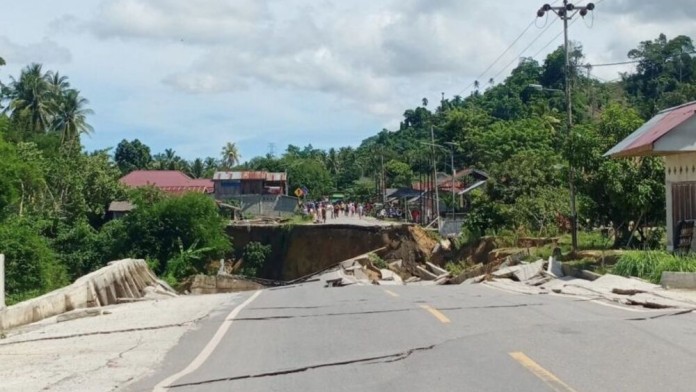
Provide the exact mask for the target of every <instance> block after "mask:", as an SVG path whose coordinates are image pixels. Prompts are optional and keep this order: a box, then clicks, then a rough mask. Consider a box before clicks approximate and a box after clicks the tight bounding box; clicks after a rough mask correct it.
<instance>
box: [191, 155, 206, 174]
mask: <svg viewBox="0 0 696 392" xmlns="http://www.w3.org/2000/svg"><path fill="white" fill-rule="evenodd" d="M187 174H188V175H189V176H191V177H193V178H203V177H204V176H205V165H204V164H203V160H202V159H200V158H196V159H195V160H194V161H193V162H191V164H190V165H189V171H188V173H187Z"/></svg>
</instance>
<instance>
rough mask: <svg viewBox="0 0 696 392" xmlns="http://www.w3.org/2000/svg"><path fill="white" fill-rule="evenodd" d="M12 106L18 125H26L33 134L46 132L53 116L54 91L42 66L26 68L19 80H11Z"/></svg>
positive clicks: (13, 116)
mask: <svg viewBox="0 0 696 392" xmlns="http://www.w3.org/2000/svg"><path fill="white" fill-rule="evenodd" d="M9 96H10V105H9V109H10V111H11V112H12V118H13V119H14V120H15V122H16V123H21V122H23V123H26V124H27V126H28V128H29V129H28V130H29V131H30V132H31V133H34V134H36V133H42V132H45V131H46V129H47V128H48V125H49V120H50V115H51V100H52V90H51V87H50V85H49V84H48V82H46V79H45V75H44V73H43V70H42V67H41V65H40V64H31V65H29V66H27V67H26V68H24V69H23V70H22V72H21V73H20V75H19V79H16V80H15V79H14V78H11V83H10V92H9Z"/></svg>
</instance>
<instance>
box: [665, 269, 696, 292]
mask: <svg viewBox="0 0 696 392" xmlns="http://www.w3.org/2000/svg"><path fill="white" fill-rule="evenodd" d="M660 285H661V286H662V287H663V288H665V289H687V290H694V289H696V273H694V272H666V271H665V272H663V273H662V278H661V279H660Z"/></svg>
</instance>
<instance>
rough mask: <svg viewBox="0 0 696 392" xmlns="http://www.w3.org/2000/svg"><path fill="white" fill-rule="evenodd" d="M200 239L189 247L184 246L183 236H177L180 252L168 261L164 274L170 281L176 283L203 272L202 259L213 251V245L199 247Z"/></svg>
mask: <svg viewBox="0 0 696 392" xmlns="http://www.w3.org/2000/svg"><path fill="white" fill-rule="evenodd" d="M198 242H199V240H194V242H193V243H192V244H191V246H189V247H188V249H185V248H184V244H183V242H182V241H181V238H177V246H178V253H176V254H174V256H173V257H172V258H171V259H170V260H168V261H167V269H166V271H165V273H164V276H165V278H166V280H167V282H168V283H176V282H178V281H180V280H181V279H183V278H185V277H187V276H190V275H194V274H196V273H200V272H202V271H201V270H200V267H201V261H203V262H205V261H206V259H205V257H206V254H207V253H208V252H211V251H213V250H214V249H213V248H211V247H207V248H198V247H197V246H198Z"/></svg>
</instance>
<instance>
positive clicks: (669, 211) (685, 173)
mask: <svg viewBox="0 0 696 392" xmlns="http://www.w3.org/2000/svg"><path fill="white" fill-rule="evenodd" d="M689 185H693V188H695V189H696V152H690V153H684V154H675V155H667V156H665V197H666V198H665V201H666V206H667V208H666V211H665V212H666V217H667V249H668V250H670V251H671V250H674V243H673V242H674V229H675V225H677V224H678V223H679V222H677V221H675V213H676V215H679V216H681V217H682V218H685V219H696V193H693V192H690V191H687V192H684V189H685V188H687V187H689ZM676 192H678V194H676ZM675 198H676V200H675ZM675 202H676V203H679V204H680V206H681V208H680V207H679V206H675V205H674V204H675ZM684 206H686V208H684ZM692 206H693V208H692ZM677 219H678V218H677Z"/></svg>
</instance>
